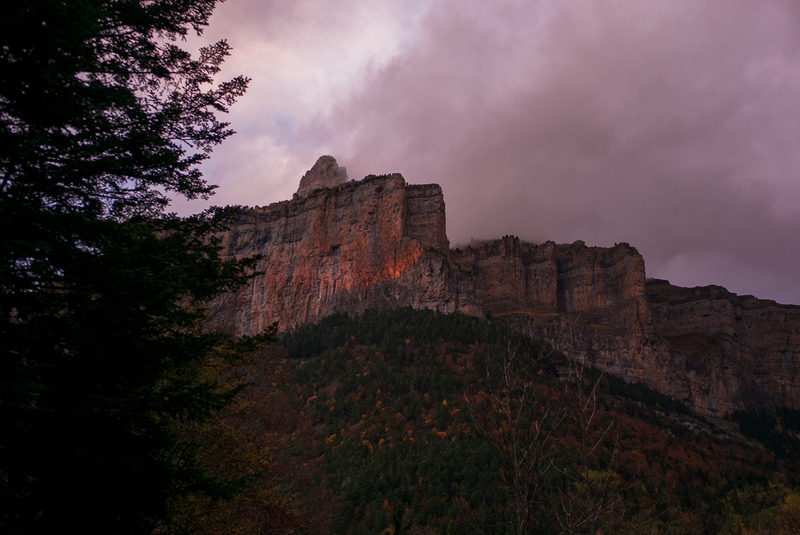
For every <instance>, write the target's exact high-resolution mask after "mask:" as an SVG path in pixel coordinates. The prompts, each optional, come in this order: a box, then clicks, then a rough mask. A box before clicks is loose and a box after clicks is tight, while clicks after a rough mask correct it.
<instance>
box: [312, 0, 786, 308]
mask: <svg viewBox="0 0 800 535" xmlns="http://www.w3.org/2000/svg"><path fill="white" fill-rule="evenodd" d="M799 54H800V5H798V3H797V2H794V1H777V0H775V1H759V2H752V1H750V0H725V1H721V0H714V1H710V0H670V1H668V2H667V1H663V2H656V1H651V0H561V1H558V2H556V1H552V2H532V1H530V2H522V1H520V2H514V1H505V2H503V1H499V2H492V3H486V2H477V1H474V2H465V1H463V0H459V1H456V0H444V1H441V2H439V3H437V4H435V5H434V7H433V8H432V9H431V11H430V13H429V15H428V18H427V19H426V21H425V22H424V23H423V26H422V34H421V37H420V39H419V40H418V41H417V42H416V43H415V45H414V46H412V47H410V48H408V49H407V50H405V51H404V52H403V53H401V54H400V55H398V56H397V57H395V58H394V60H393V61H392V62H391V63H389V64H388V65H387V66H385V67H384V68H382V69H380V70H377V71H376V72H375V73H374V76H373V78H372V79H371V80H370V83H369V84H368V85H367V88H366V89H365V90H363V91H360V92H359V93H358V94H356V95H355V96H353V97H352V98H350V99H349V100H347V101H345V102H343V103H341V105H340V107H338V108H337V109H336V111H335V112H334V113H333V115H332V116H329V117H326V118H325V119H321V120H320V121H318V122H317V123H315V124H314V125H313V128H308V129H306V130H305V131H304V132H305V133H304V137H303V138H302V140H303V141H304V142H306V143H321V144H322V145H324V146H325V147H326V148H328V150H329V151H330V152H331V153H332V154H334V155H336V156H337V158H338V159H339V161H340V163H342V164H343V165H346V166H347V168H348V171H349V173H350V175H351V176H363V175H364V174H368V173H383V172H392V171H399V172H402V173H403V174H404V176H405V177H406V178H407V180H409V181H410V182H415V183H420V182H437V183H439V184H441V185H442V186H443V188H444V192H445V199H446V202H447V209H448V234H449V235H450V239H451V241H452V242H453V243H457V242H464V241H468V240H469V239H470V237H475V238H487V237H499V236H502V235H504V234H515V235H518V236H520V237H521V238H523V239H526V240H531V241H543V240H547V239H553V240H556V241H560V242H571V241H574V240H578V239H581V240H584V241H586V242H587V244H590V245H613V244H614V243H615V242H618V241H627V242H630V243H631V244H632V245H634V246H636V247H637V248H638V249H639V250H640V251H641V252H642V253H643V254H644V256H645V260H646V262H647V268H648V275H649V276H656V277H664V278H669V279H670V280H671V281H672V282H674V283H677V284H682V285H690V286H693V285H700V284H711V283H716V284H721V285H725V286H727V287H728V288H729V289H731V290H732V291H736V292H738V293H754V294H756V295H758V296H759V297H769V298H774V299H778V300H781V301H788V302H796V303H800V275H798V273H797V266H798V265H799V264H800V231H798V229H800V204H799V203H800V187H798V173H799V172H800V150H798V149H800V146H799V145H800V56H799Z"/></svg>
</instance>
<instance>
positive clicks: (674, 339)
mask: <svg viewBox="0 0 800 535" xmlns="http://www.w3.org/2000/svg"><path fill="white" fill-rule="evenodd" d="M331 160H333V159H332V158H331ZM320 162H322V163H320ZM317 164H318V165H315V168H318V167H319V169H317V171H314V169H312V170H311V171H309V173H311V180H310V181H306V183H305V184H306V186H307V187H306V188H302V187H301V191H299V192H298V194H297V195H295V198H294V199H293V200H291V201H284V202H279V203H274V204H271V205H269V206H268V207H265V208H258V209H253V210H244V211H242V212H241V213H240V214H239V217H238V221H237V222H236V224H235V225H234V226H233V227H232V228H231V230H230V231H229V232H227V233H226V234H225V235H224V236H223V246H224V247H225V251H226V254H227V255H228V256H230V257H244V256H250V255H256V254H258V255H262V257H263V258H262V260H261V261H260V262H259V266H258V268H259V271H262V272H263V273H264V275H261V276H258V277H256V278H255V279H254V280H253V281H252V282H251V283H250V284H249V285H248V286H247V287H246V288H245V289H243V290H242V291H241V292H239V294H238V295H237V296H235V299H236V300H235V301H234V308H235V314H234V316H235V318H236V326H237V328H238V332H240V333H256V332H260V331H261V330H263V329H264V328H266V327H267V326H269V325H271V324H272V323H273V322H275V321H277V322H278V323H279V326H280V328H281V329H289V328H292V327H295V326H298V325H302V324H304V323H308V322H316V321H318V320H320V319H321V318H323V317H324V316H327V315H329V314H331V313H334V312H348V313H353V314H358V313H361V312H363V311H365V310H367V309H387V308H394V307H399V306H411V307H414V308H430V309H438V310H441V311H443V312H455V311H459V312H463V313H465V314H470V315H474V316H480V317H483V316H490V317H492V318H493V319H496V320H497V321H502V322H505V323H508V324H510V325H512V326H514V327H516V328H518V329H521V330H523V331H525V332H527V333H529V334H532V335H535V336H539V337H543V338H545V339H548V340H550V341H551V342H552V343H553V345H554V346H556V347H557V348H559V349H562V350H564V351H566V352H568V353H569V354H570V355H572V356H573V357H575V358H585V359H587V361H589V362H590V363H592V364H593V365H595V366H598V367H600V368H602V369H604V370H606V371H608V372H611V373H614V374H617V375H620V376H622V377H623V378H625V379H628V380H638V381H644V382H645V383H647V384H649V385H650V386H652V387H654V388H656V389H657V390H659V391H661V392H664V393H666V394H669V395H671V396H673V397H676V398H678V399H681V400H683V401H685V402H687V403H688V404H690V405H692V406H694V407H695V408H696V409H697V410H698V411H699V412H701V413H704V414H711V415H722V414H724V413H727V412H730V411H732V410H735V409H740V408H744V407H772V406H776V405H788V406H791V407H800V377H798V376H800V357H799V356H798V354H800V307H794V306H788V305H778V304H776V303H774V302H772V301H761V300H757V299H755V298H753V297H750V296H745V297H739V296H736V295H735V294H731V293H729V292H727V291H725V290H724V289H723V288H719V287H713V286H712V287H706V288H691V289H687V288H679V287H676V286H672V285H669V284H668V283H666V281H649V282H648V281H647V280H646V278H645V266H644V259H643V258H642V256H641V255H640V254H639V253H638V251H637V250H636V249H634V248H633V247H631V246H629V245H628V244H625V243H623V244H618V245H616V246H614V247H609V248H603V247H587V246H586V245H585V244H584V243H583V242H580V241H579V242H575V243H572V244H566V245H559V244H555V243H553V242H546V243H544V244H540V245H534V244H528V243H524V242H521V241H520V240H519V239H518V238H515V237H510V236H506V237H504V238H502V239H499V240H495V241H492V242H488V243H484V244H482V245H476V246H469V247H466V248H464V249H455V250H452V249H450V247H449V242H448V239H447V232H446V224H445V205H444V198H443V195H442V190H441V188H440V187H439V186H437V185H409V184H406V181H405V180H404V179H403V177H402V176H401V175H399V174H394V175H387V176H381V177H376V176H369V177H367V178H365V179H364V180H361V181H357V182H344V183H342V182H341V178H342V174H341V173H340V172H339V171H338V169H341V168H338V166H337V165H336V164H335V160H333V161H332V162H331V161H328V160H324V161H323V159H322V158H321V159H320V161H318V162H317ZM317 172H318V174H319V173H321V174H322V175H324V176H325V177H328V178H325V179H324V180H322V181H320V180H318V179H317V178H314V176H315V175H314V173H317ZM306 176H307V177H308V176H309V174H307V175H306ZM345 176H346V175H345ZM331 177H333V178H331ZM304 178H305V177H304ZM329 179H330V180H329Z"/></svg>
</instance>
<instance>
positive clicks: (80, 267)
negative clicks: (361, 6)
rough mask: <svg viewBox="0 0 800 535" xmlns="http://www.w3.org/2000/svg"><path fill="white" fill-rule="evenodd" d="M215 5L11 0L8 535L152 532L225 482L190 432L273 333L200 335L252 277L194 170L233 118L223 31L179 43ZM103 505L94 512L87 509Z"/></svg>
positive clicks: (242, 82)
mask: <svg viewBox="0 0 800 535" xmlns="http://www.w3.org/2000/svg"><path fill="white" fill-rule="evenodd" d="M214 6H215V1H214V0H127V1H114V0H79V1H65V0H40V1H37V2H16V3H13V4H12V5H9V6H7V7H6V8H5V9H4V12H3V17H2V18H0V35H2V40H3V41H2V47H0V225H2V227H0V292H1V293H0V295H2V302H1V303H0V307H1V308H2V321H1V322H0V340H2V342H0V343H1V344H2V346H1V347H2V357H0V426H1V427H2V429H3V432H2V435H0V436H2V438H1V439H0V440H1V441H2V442H1V443H0V504H1V505H0V522H2V524H1V525H2V530H3V532H4V533H56V532H57V533H73V532H80V533H96V532H101V533H110V532H113V533H143V532H150V531H152V530H153V528H154V527H156V526H159V525H163V523H164V521H165V519H166V518H167V516H168V504H169V503H170V502H171V501H173V500H176V499H179V498H180V497H181V496H188V495H203V496H206V497H207V498H209V499H211V500H214V499H218V498H224V497H226V496H230V494H231V492H232V491H233V490H235V489H234V487H235V485H234V484H233V482H231V481H227V482H226V481H221V480H218V479H217V478H215V477H214V475H213V474H212V473H210V472H209V471H208V470H207V469H206V468H205V467H204V466H203V465H202V463H201V462H199V461H198V459H197V456H196V452H197V448H198V447H199V446H197V445H193V444H192V443H189V442H187V441H186V440H184V438H185V437H184V436H182V435H181V434H180V433H179V432H178V431H177V428H178V427H180V426H181V425H188V424H190V423H191V422H196V423H197V422H201V421H203V420H204V419H206V418H207V417H209V416H210V415H212V414H214V413H215V412H216V411H218V410H220V408H222V407H224V406H225V405H226V404H227V403H229V402H230V401H231V399H232V398H233V396H234V395H235V394H236V392H237V391H238V390H239V388H238V387H234V386H225V385H223V384H221V383H220V382H219V381H218V380H217V379H215V378H214V377H212V376H209V375H208V374H207V373H206V372H207V369H208V367H209V366H210V364H209V363H210V362H212V361H214V360H216V361H234V360H236V359H238V358H239V357H240V356H241V355H243V354H246V353H247V352H249V351H252V350H253V349H255V348H256V347H257V346H258V345H259V344H260V343H262V342H264V341H266V340H267V339H268V338H269V336H268V335H265V336H263V337H261V338H257V339H242V340H239V341H235V340H233V339H231V338H230V337H228V336H225V335H222V334H220V333H213V332H208V331H207V330H204V329H203V328H202V327H203V325H205V324H207V323H206V320H207V315H206V312H205V309H204V305H203V303H204V302H206V301H207V300H209V299H211V298H214V297H215V296H217V295H220V294H221V293H224V292H228V291H232V290H234V289H235V288H237V287H238V286H239V285H241V284H242V283H243V282H244V281H245V280H247V278H248V272H252V267H253V266H254V261H253V260H244V261H238V262H227V263H225V262H222V261H221V260H220V258H219V248H218V247H217V246H216V243H215V241H214V238H213V236H214V235H215V234H216V233H218V232H219V231H221V230H223V229H224V228H225V224H226V221H227V220H229V219H230V217H231V215H232V213H233V211H234V210H233V209H228V210H220V209H215V210H211V211H209V212H206V213H204V214H201V215H198V216H194V217H191V218H186V219H181V218H178V217H176V216H174V215H166V214H164V208H165V207H166V205H167V199H168V197H167V195H168V194H177V195H182V196H184V197H188V198H196V197H207V196H208V195H209V194H210V193H211V192H212V190H213V186H210V185H208V184H207V183H206V182H205V180H203V178H202V175H201V173H200V171H199V168H198V164H199V163H200V162H202V161H203V160H204V159H205V158H207V157H208V154H209V152H210V151H211V149H212V147H213V146H215V145H216V144H218V143H220V142H221V141H222V140H223V139H225V138H226V137H227V136H229V135H230V134H231V133H232V131H231V130H230V129H229V128H228V125H227V124H226V123H224V122H220V121H219V120H218V119H217V118H216V115H215V114H216V113H217V112H224V111H225V110H226V107H227V106H228V105H229V104H231V103H233V101H234V100H235V99H236V98H237V97H238V96H240V95H241V94H242V93H243V92H244V90H245V87H246V85H247V80H246V79H245V78H242V77H239V78H235V79H233V80H231V81H230V82H225V83H222V84H220V85H218V86H216V87H213V86H212V87H211V88H208V87H209V86H210V85H211V84H212V77H213V76H214V75H215V74H216V73H217V72H218V71H219V65H220V64H221V62H222V60H223V59H224V57H225V56H226V55H227V54H228V46H227V44H226V43H225V42H224V41H223V42H219V43H217V44H215V45H212V46H210V47H208V48H205V49H203V50H201V51H200V54H199V57H198V58H197V59H193V58H192V57H191V56H190V55H189V54H188V53H187V52H185V51H183V50H181V49H180V48H179V47H178V46H176V44H175V42H176V40H177V39H179V38H182V37H183V36H185V35H186V34H187V33H188V32H189V31H198V32H199V31H200V30H202V28H203V27H204V26H205V25H206V24H207V22H208V18H209V16H210V14H211V12H212V10H213V8H214ZM89 504H91V510H90V511H89V510H88V507H89Z"/></svg>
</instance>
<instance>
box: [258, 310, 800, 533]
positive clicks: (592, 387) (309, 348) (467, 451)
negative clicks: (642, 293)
mask: <svg viewBox="0 0 800 535" xmlns="http://www.w3.org/2000/svg"><path fill="white" fill-rule="evenodd" d="M269 355H270V356H269V357H265V358H268V360H269V359H271V361H272V362H283V363H284V364H282V365H281V366H282V369H283V372H282V374H283V375H281V380H280V381H279V382H277V383H274V384H270V380H271V377H273V375H271V374H270V375H269V376H267V377H259V378H258V380H257V383H258V384H257V385H256V386H252V387H250V390H249V394H248V395H250V396H254V398H253V399H261V400H265V399H269V400H270V404H269V405H266V406H263V408H261V409H258V410H255V411H254V412H252V413H250V415H249V416H248V417H247V418H246V419H245V420H246V421H247V422H249V423H248V424H247V426H248V427H250V428H254V427H257V428H260V429H264V430H266V431H267V433H268V435H269V436H278V437H280V436H285V437H286V439H285V440H286V442H285V444H293V446H292V448H291V451H292V452H293V453H292V454H291V455H290V457H289V458H288V459H290V460H291V459H295V460H294V461H292V462H294V463H295V465H304V466H305V467H306V468H305V470H314V471H317V472H318V474H319V476H318V480H317V481H316V483H314V484H311V487H308V483H306V487H305V490H304V491H303V495H306V496H327V497H328V498H320V500H321V501H319V502H317V505H316V506H315V508H316V509H317V510H320V509H323V508H322V506H321V505H320V504H321V503H329V504H333V505H331V509H329V511H330V514H329V516H328V517H327V520H326V523H325V526H327V527H325V530H324V531H323V532H330V533H354V534H355V533H376V534H377V533H385V532H386V531H385V530H386V529H390V528H391V529H394V530H395V531H393V532H394V533H399V532H403V533H416V534H424V533H476V532H483V533H507V532H509V530H510V529H512V527H513V526H523V527H522V528H521V529H522V531H521V532H524V533H539V532H546V533H567V532H570V531H569V530H567V529H566V527H565V526H566V525H567V524H568V522H570V521H571V522H572V523H573V524H579V525H574V526H573V528H574V529H573V531H572V532H574V533H595V531H596V530H597V529H601V530H602V532H603V533H666V532H668V531H669V532H678V533H697V534H700V533H703V534H728V533H742V531H737V529H740V528H743V527H748V526H750V527H753V526H755V527H757V528H758V529H762V528H763V529H762V531H752V532H751V533H776V532H777V531H775V529H776V527H779V526H780V525H782V524H781V522H784V521H785V520H786V518H790V515H791V514H792V511H793V510H791V506H792V504H793V503H795V502H793V501H792V500H800V496H798V494H797V491H796V490H795V489H797V488H798V487H797V484H798V482H797V479H796V477H797V476H796V474H797V468H798V464H797V461H798V456H797V450H791V449H782V450H780V451H778V450H776V449H774V448H773V449H770V448H767V447H765V446H764V445H762V444H760V443H758V442H757V441H754V440H752V439H747V438H745V437H744V436H743V435H741V434H740V433H739V432H738V431H737V429H738V426H737V424H736V423H735V422H733V421H722V420H719V421H712V420H706V419H703V418H700V417H697V416H693V415H692V414H691V411H689V410H688V409H687V407H685V406H684V405H683V404H681V403H680V402H677V401H675V400H672V399H670V398H667V397H665V396H664V395H662V394H659V393H658V392H656V391H654V390H652V389H650V388H648V387H647V386H646V385H643V384H629V383H625V382H624V381H621V380H619V379H616V378H614V377H613V376H608V375H602V374H600V372H598V371H597V370H591V369H581V368H576V367H574V366H573V365H572V364H571V363H570V361H568V360H566V359H565V358H564V357H563V355H561V354H560V353H558V352H557V351H554V350H552V348H551V346H549V344H546V343H542V342H536V341H533V340H530V339H528V338H526V337H524V336H520V335H519V334H516V333H515V332H514V331H511V330H508V329H506V328H504V327H502V325H500V324H498V323H497V322H486V321H479V320H476V319H474V318H470V317H468V316H464V315H462V314H450V315H444V314H441V313H436V312H432V311H415V310H412V309H409V308H403V309H398V310H394V311H389V312H384V313H368V314H365V315H363V316H361V317H357V318H353V317H348V316H346V315H334V316H330V317H328V318H326V319H324V320H322V321H321V322H320V323H319V324H317V325H308V326H305V327H302V328H300V329H297V330H294V331H291V332H288V333H286V334H285V335H283V337H282V340H281V347H273V348H272V349H271V350H270V352H269ZM510 356H513V358H511V359H510V358H509V357H510ZM505 366H507V367H509V369H513V374H512V377H513V380H512V381H511V382H509V381H508V380H505V379H503V376H502V373H501V372H502V369H503V368H504V367H505ZM576 373H581V374H582V379H581V381H576V376H575V374H576ZM258 392H260V394H257V393H258ZM268 392H272V393H271V394H269V395H266V394H265V393H268ZM509 394H510V395H509ZM276 396H277V397H276ZM526 396H527V397H526ZM276 400H282V401H276ZM520 400H526V402H525V403H520V402H519V401H520ZM270 409H272V410H270ZM275 410H278V411H281V413H280V416H278V414H276V413H274V411H275ZM265 411H266V412H265ZM590 414H593V415H594V416H593V418H594V419H593V420H592V421H591V423H589V415H590ZM792 414H793V415H795V416H796V415H797V413H796V412H795V413H792ZM259 415H260V416H259ZM276 419H277V420H280V421H283V422H289V423H288V424H287V423H283V424H277V423H275V421H276ZM751 420H752V419H751ZM762 420H763V415H762ZM265 421H266V422H267V423H264V422H265ZM743 421H745V420H743ZM776 421H777V420H773V426H772V427H771V432H778V434H780V429H777V428H776V427H775V426H774V423H775V422H776ZM781 421H784V422H788V421H789V419H787V418H785V417H784V418H783V420H781ZM269 422H272V423H269ZM493 422H494V423H497V422H499V424H500V425H498V426H496V427H493ZM580 422H584V425H581V424H580ZM745 423H746V422H745ZM793 432H794V433H796V432H797V430H796V429H795V430H794V431H793ZM603 433H605V434H603ZM784 439H785V440H784V442H783V443H782V444H783V445H785V444H794V445H796V444H798V443H800V441H798V440H797V438H796V436H795V435H792V437H791V440H789V439H788V438H787V435H785V434H784ZM587 444H588V445H589V446H590V448H589V449H591V447H594V446H596V448H595V449H594V450H593V451H589V452H588V453H587V451H586V450H584V449H583V446H584V445H587ZM773 446H775V445H774V444H773ZM776 447H777V448H781V447H783V446H782V445H780V444H779V445H777V446H776ZM524 452H527V455H528V457H527V458H526V459H527V460H526V462H524V463H522V464H515V463H516V461H515V459H519V457H516V456H518V455H520V454H522V453H524ZM587 481H589V484H587V483H586V482H587ZM311 488H316V489H317V490H316V491H313V492H312V491H311V490H310V489H311ZM587 489H588V490H590V491H591V492H590V497H589V498H588V499H587V494H586V492H587ZM522 491H525V492H528V494H527V495H525V496H526V497H525V499H524V500H521V498H520V492H522ZM798 503H800V502H798ZM787 504H788V505H787ZM523 506H524V507H526V508H527V509H525V510H526V511H527V513H526V514H525V515H524V516H523V517H520V511H521V510H522V509H524V507H523ZM564 507H567V508H568V509H569V508H571V511H572V514H573V517H572V519H571V520H570V519H565V518H564V517H563V515H561V516H559V515H557V514H556V513H555V511H556V510H558V508H564ZM587 511H588V512H589V513H591V514H590V515H588V516H587ZM795 512H800V509H798V511H795ZM580 515H584V516H582V517H581V516H580ZM520 518H523V520H524V522H521V521H520ZM580 519H582V520H581V521H582V522H584V523H580V522H578V520H580ZM759 526H760V527H759ZM765 526H766V527H765ZM403 529H406V531H403ZM770 529H773V531H770ZM386 533H388V532H386Z"/></svg>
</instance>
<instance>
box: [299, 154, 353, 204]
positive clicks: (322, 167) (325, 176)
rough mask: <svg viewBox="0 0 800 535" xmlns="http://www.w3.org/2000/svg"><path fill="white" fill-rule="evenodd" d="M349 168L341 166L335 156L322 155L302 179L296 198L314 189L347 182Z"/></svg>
mask: <svg viewBox="0 0 800 535" xmlns="http://www.w3.org/2000/svg"><path fill="white" fill-rule="evenodd" d="M347 180H348V178H347V168H345V167H340V166H339V164H338V163H336V158H334V157H333V156H320V157H319V159H318V160H317V163H315V164H314V167H312V168H311V169H309V170H308V171H307V172H306V174H305V175H303V178H301V179H300V187H299V188H297V193H295V198H300V197H305V196H307V195H308V194H309V193H311V192H312V191H314V190H317V189H321V188H331V187H334V186H338V185H339V184H344V183H345V182H347Z"/></svg>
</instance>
